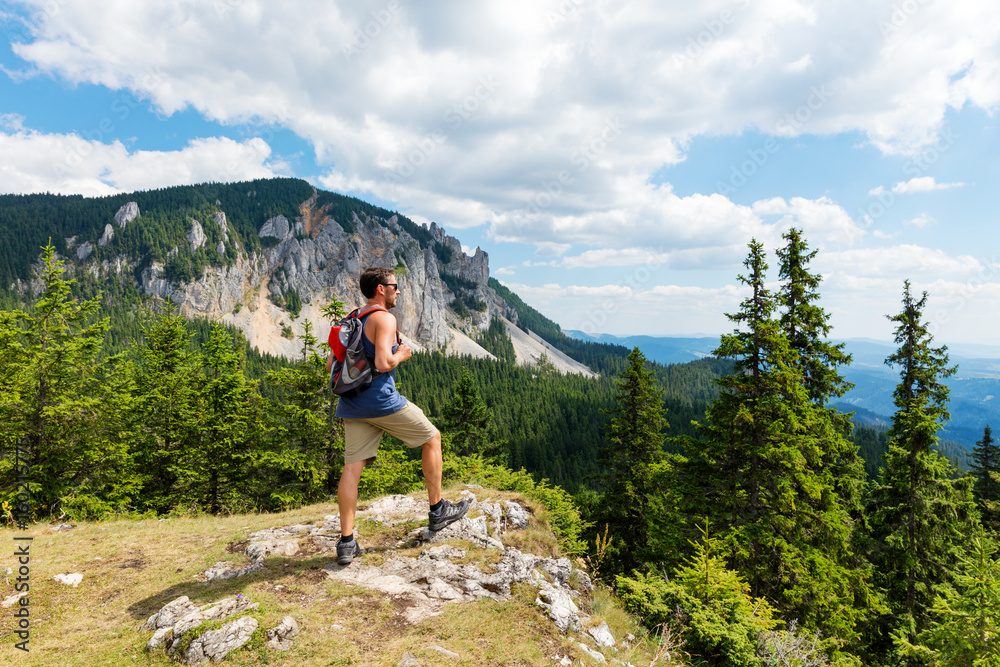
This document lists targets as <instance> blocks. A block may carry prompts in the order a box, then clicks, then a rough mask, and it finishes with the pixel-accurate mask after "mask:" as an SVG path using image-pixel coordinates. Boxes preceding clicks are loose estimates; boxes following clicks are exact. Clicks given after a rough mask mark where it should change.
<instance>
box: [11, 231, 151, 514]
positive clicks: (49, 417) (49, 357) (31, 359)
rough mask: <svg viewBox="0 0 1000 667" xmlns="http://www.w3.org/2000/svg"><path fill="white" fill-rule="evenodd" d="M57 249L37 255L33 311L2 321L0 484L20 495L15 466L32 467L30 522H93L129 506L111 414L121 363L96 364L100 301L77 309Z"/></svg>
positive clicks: (127, 477) (129, 475) (125, 461)
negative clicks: (65, 517)
mask: <svg viewBox="0 0 1000 667" xmlns="http://www.w3.org/2000/svg"><path fill="white" fill-rule="evenodd" d="M64 273H65V268H64V267H63V264H62V262H61V261H59V260H58V259H56V256H55V248H54V247H53V246H52V245H48V246H46V247H45V248H44V249H43V255H42V262H41V268H40V270H39V272H38V279H39V281H40V282H41V286H42V292H41V295H40V297H39V299H38V301H37V302H36V303H35V304H34V306H33V307H32V308H30V309H27V310H25V311H15V312H13V313H10V314H7V315H5V316H3V318H0V347H2V351H3V353H4V354H3V360H2V361H0V399H2V403H0V421H2V422H3V424H4V428H3V429H2V435H0V447H2V453H3V457H2V463H0V480H2V481H0V484H2V488H3V491H4V495H5V496H7V498H10V497H12V496H14V495H16V493H17V484H16V480H15V471H14V461H15V456H16V453H15V450H16V448H18V447H20V449H21V459H22V462H23V463H27V464H28V465H29V467H30V474H29V478H30V491H31V503H30V506H31V509H32V510H33V511H34V512H36V516H40V515H45V514H53V513H54V514H55V515H56V516H59V515H61V514H62V513H63V512H66V513H69V514H70V515H71V516H73V517H74V518H85V517H87V516H97V515H101V514H103V513H106V512H108V511H111V510H112V509H115V508H116V507H120V506H122V505H123V504H124V503H125V502H127V499H128V497H129V496H130V495H131V493H132V492H134V484H135V478H134V474H133V471H134V469H133V466H132V460H131V456H130V452H129V444H130V443H129V439H128V437H127V433H126V432H127V428H125V427H124V426H123V423H122V422H121V420H120V414H121V413H120V412H119V411H118V410H117V408H118V406H120V405H121V404H122V402H124V401H125V400H126V399H125V397H122V396H119V395H117V394H116V393H115V391H116V390H118V389H121V385H120V384H118V383H116V382H109V381H108V379H109V377H114V376H115V370H114V368H115V366H116V365H117V364H118V363H119V362H120V360H119V359H102V357H101V352H102V346H103V342H104V333H105V330H106V329H107V320H106V319H97V318H96V312H97V309H98V308H99V305H100V297H99V296H98V297H95V298H93V299H90V300H87V301H79V300H78V299H76V298H74V297H73V296H72V295H71V288H72V284H73V281H72V280H66V279H64V278H63V274H64Z"/></svg>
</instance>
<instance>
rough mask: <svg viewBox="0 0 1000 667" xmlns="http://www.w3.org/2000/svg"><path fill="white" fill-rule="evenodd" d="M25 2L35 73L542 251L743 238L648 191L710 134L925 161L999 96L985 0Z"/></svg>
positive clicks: (739, 230) (736, 228)
mask: <svg viewBox="0 0 1000 667" xmlns="http://www.w3.org/2000/svg"><path fill="white" fill-rule="evenodd" d="M24 4H25V5H26V6H27V7H29V8H32V9H33V10H34V11H35V13H36V17H35V20H34V21H33V26H32V31H31V37H30V38H29V39H26V40H25V42H24V43H20V44H17V45H15V46H14V49H15V52H16V53H17V54H18V55H19V56H21V57H22V58H24V59H25V60H26V61H27V62H28V63H29V68H28V69H29V70H31V71H38V72H40V73H42V74H45V75H54V76H57V77H59V78H60V79H62V80H64V81H66V82H67V83H69V84H76V83H90V84H97V85H103V86H107V87H109V88H111V89H115V90H119V89H123V90H129V91H132V92H134V93H135V94H136V95H138V96H140V97H141V98H143V99H145V100H148V101H149V102H150V103H151V104H152V105H153V106H154V107H155V108H156V109H158V110H159V111H160V112H161V113H163V114H165V115H169V114H172V113H175V112H177V111H181V110H184V109H189V108H191V109H194V110H196V111H198V112H199V113H200V114H202V115H203V116H204V117H206V118H208V119H211V120H216V121H219V122H222V123H243V122H248V121H262V122H269V123H277V124H279V125H281V126H282V127H287V128H290V129H291V130H293V131H294V132H295V133H297V134H298V135H299V136H301V137H304V138H305V139H307V140H308V141H310V142H311V143H312V145H313V146H314V147H315V150H316V153H317V156H318V159H319V161H320V162H321V163H322V164H324V165H325V168H326V173H325V174H324V177H323V180H322V183H323V184H324V185H326V186H327V187H334V186H351V187H349V188H348V189H350V190H351V191H354V192H369V193H371V194H373V195H375V196H377V197H379V198H381V199H382V200H386V201H393V202H397V203H399V204H400V205H401V206H403V207H405V208H407V209H408V210H418V211H421V213H422V214H423V215H425V216H427V218H429V219H434V220H437V221H439V222H442V223H443V224H445V225H448V226H452V227H461V226H473V225H482V224H488V225H491V226H492V227H493V228H494V233H495V236H496V238H498V239H525V238H526V239H528V241H527V242H540V243H555V244H560V243H562V244H565V243H568V242H569V240H568V239H570V238H572V235H574V234H577V233H580V234H581V235H582V236H584V237H589V238H591V239H598V238H599V239H601V241H603V240H605V239H606V238H607V237H609V236H611V237H617V236H619V235H621V236H624V237H625V238H628V236H629V235H630V226H632V225H634V224H635V223H634V222H633V221H636V220H638V221H639V222H643V223H646V222H648V220H649V216H650V215H652V216H654V217H655V218H656V219H657V221H658V222H663V223H665V225H664V226H665V227H667V228H669V229H672V230H676V229H677V228H678V226H677V225H675V224H672V223H673V215H674V214H677V218H678V219H681V220H685V219H689V218H690V212H691V211H690V209H695V208H703V209H705V213H706V215H707V219H708V222H707V225H706V226H707V227H710V228H713V229H714V230H715V231H716V232H719V231H722V232H724V233H726V234H744V233H745V232H746V231H747V229H745V227H746V226H747V225H748V224H750V225H751V226H752V224H753V223H752V222H751V223H748V222H747V212H745V211H740V210H739V209H738V207H733V206H732V204H731V203H727V202H716V201H713V200H712V199H711V198H710V197H706V198H703V199H697V198H693V197H692V198H683V199H681V200H680V201H675V200H672V199H671V198H670V197H669V196H668V195H667V194H666V193H664V192H659V193H657V192H653V191H643V187H644V184H645V182H646V180H647V179H648V178H649V176H650V175H651V174H653V173H655V172H656V170H658V169H660V168H661V167H663V166H664V165H670V164H676V163H678V162H680V161H682V160H683V159H684V158H685V151H684V147H685V146H686V145H688V142H689V141H690V139H691V138H692V137H695V136H698V135H704V134H725V133H730V134H735V133H739V132H742V131H744V130H747V129H757V130H759V131H762V132H764V133H771V134H780V135H786V136H795V135H799V134H803V133H813V134H830V133H838V132H860V133H862V134H864V135H866V136H867V137H868V140H869V141H870V142H871V143H873V144H874V145H876V146H878V147H879V148H880V149H881V150H882V151H884V152H886V153H905V152H913V151H915V150H919V149H920V148H921V147H923V146H926V145H927V144H928V143H930V142H933V141H934V140H935V138H936V136H937V133H938V132H939V131H940V129H941V127H942V123H943V122H944V118H945V114H946V112H947V111H948V110H949V109H952V108H961V107H963V106H964V105H971V106H977V107H980V108H983V109H986V110H993V109H994V108H995V107H996V106H997V104H998V103H1000V76H996V75H995V74H996V72H997V68H998V63H1000V49H998V48H997V45H998V40H1000V33H998V31H996V30H993V29H991V28H990V26H992V25H993V23H992V10H991V9H990V7H989V6H988V5H987V4H984V3H979V2H975V1H974V0H963V1H958V2H954V3H949V4H948V5H947V6H945V5H943V4H941V3H917V5H916V6H915V10H914V11H913V12H911V13H905V12H904V15H903V16H902V17H901V18H896V17H894V12H896V11H897V8H896V5H894V4H893V3H892V2H890V0H880V1H878V2H868V1H867V0H851V1H847V2H838V3H819V4H810V3H805V2H799V1H796V0H762V1H761V2H753V3H748V2H743V1H738V2H723V1H719V2H710V3H696V4H692V5H689V6H678V5H677V4H676V3H667V4H665V3H658V2H655V0H641V1H638V2H632V3H628V4H627V5H622V4H621V3H617V2H612V1H611V0H594V1H593V2H588V3H583V4H581V5H579V6H577V5H575V4H574V7H573V8H572V11H570V12H568V13H566V8H565V7H563V5H564V4H565V3H561V2H559V1H558V0H546V1H544V2H534V1H531V0H503V1H502V2H501V0H484V1H483V2H481V3H461V2H457V1H450V2H440V3H435V5H434V7H424V6H420V7H419V8H417V7H416V6H415V5H413V4H411V3H406V2H388V3H387V2H384V1H382V0H379V1H375V0H372V1H370V2H358V3H346V2H338V3H324V4H321V5H317V4H316V3H311V2H303V1H301V0H299V1H291V2H286V3H281V4H280V5H279V4H275V3H266V2H263V0H241V1H240V2H221V3H202V4H197V3H195V4H190V3H188V4H178V3H156V4H149V3H136V2H127V1H126V0H103V1H102V2H96V0H95V1H92V2H75V3H58V11H54V12H53V11H50V9H49V7H50V5H51V3H49V2H47V0H26V1H25V3H24ZM553 13H555V15H556V16H559V17H560V19H559V20H555V21H554V20H552V16H553ZM563 14H565V15H563ZM109 25H113V26H115V27H116V29H115V30H113V31H112V30H108V29H107V26H109ZM883 25H888V26H889V27H888V28H884V27H883ZM845 45H849V46H850V48H845ZM762 93H763V94H762ZM631 193H637V194H639V195H640V196H639V200H638V203H637V205H636V207H632V206H631V205H630V204H629V201H628V200H627V199H626V198H625V196H626V195H628V194H631ZM607 202H610V204H609V203H607ZM788 203H789V205H790V206H792V207H793V208H794V206H795V204H794V202H792V201H790V202H788ZM823 208H824V207H823V205H822V204H818V203H817V204H814V205H813V210H812V211H808V210H805V209H804V208H802V209H801V210H800V211H799V214H800V215H801V216H802V219H803V220H804V221H805V222H808V221H809V220H810V219H817V218H815V217H810V216H819V217H822V216H828V215H830V213H831V212H830V211H829V210H825V211H824V210H821V209H823ZM677 209H687V211H685V210H680V211H678V210H677ZM723 209H728V210H729V211H731V212H734V213H736V215H735V216H734V218H733V219H732V222H731V223H729V224H725V225H722V224H720V223H719V222H718V215H719V214H720V213H721V212H722V211H723ZM589 210H597V213H595V214H593V215H590V214H586V213H584V212H585V211H589ZM665 215H666V217H664V216H665ZM519 217H520V218H524V217H527V218H528V219H529V221H530V225H531V226H534V227H538V228H539V229H540V231H541V234H538V235H530V234H527V233H525V230H524V229H521V228H519V227H518V225H517V223H516V221H512V220H511V218H519ZM834 224H836V225H839V226H840V230H839V231H840V232H841V233H843V234H845V235H844V238H845V240H849V239H850V238H852V234H855V232H852V231H851V230H850V229H849V228H845V224H846V221H843V220H840V221H838V220H834ZM595 226H599V227H603V228H605V229H606V233H602V234H595ZM720 227H723V229H721V230H720ZM620 233H621V234H620ZM696 235H697V234H696V233H682V234H680V238H681V244H682V245H684V244H687V243H690V242H691V237H692V236H696Z"/></svg>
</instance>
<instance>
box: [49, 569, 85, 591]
mask: <svg viewBox="0 0 1000 667" xmlns="http://www.w3.org/2000/svg"><path fill="white" fill-rule="evenodd" d="M52 578H53V579H55V580H56V581H58V582H59V583H60V584H65V585H67V586H72V587H73V588H76V587H77V585H79V583H80V582H81V581H83V575H82V574H80V573H79V572H73V573H72V574H70V573H66V574H57V575H56V576H54V577H52Z"/></svg>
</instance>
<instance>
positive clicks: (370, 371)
mask: <svg viewBox="0 0 1000 667" xmlns="http://www.w3.org/2000/svg"><path fill="white" fill-rule="evenodd" d="M359 310H360V309H359V308H356V309H355V310H353V311H351V313H350V314H349V315H348V316H347V317H345V318H344V319H342V320H340V321H339V322H337V323H336V324H334V325H333V328H332V329H330V340H329V343H330V347H331V348H332V349H333V356H334V359H333V366H332V367H331V368H330V388H331V389H332V390H333V393H334V394H336V395H338V396H346V397H347V398H353V397H355V396H357V395H358V394H360V393H361V392H363V391H364V390H365V389H367V388H368V387H370V386H371V384H372V380H374V379H375V378H376V377H378V376H379V375H381V373H379V372H378V371H377V370H375V358H374V357H369V356H368V354H367V353H366V352H365V342H364V322H363V321H362V318H364V317H366V316H367V315H370V314H371V313H373V312H375V311H376V310H385V308H383V307H382V306H374V307H372V308H369V309H368V310H366V311H364V312H359ZM396 340H397V342H398V341H399V332H398V331H397V332H396Z"/></svg>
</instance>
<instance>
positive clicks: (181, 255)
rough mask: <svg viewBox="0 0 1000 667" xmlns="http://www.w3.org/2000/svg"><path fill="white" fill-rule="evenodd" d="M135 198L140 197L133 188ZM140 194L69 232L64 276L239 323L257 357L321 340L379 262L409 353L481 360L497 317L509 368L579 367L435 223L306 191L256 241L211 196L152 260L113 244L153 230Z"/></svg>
mask: <svg viewBox="0 0 1000 667" xmlns="http://www.w3.org/2000/svg"><path fill="white" fill-rule="evenodd" d="M299 185H301V186H304V187H305V188H306V189H307V190H308V186H305V184H304V183H300V184H299ZM237 186H238V184H237ZM246 187H247V190H246V192H245V193H243V194H245V196H246V197H247V198H249V200H251V201H252V200H253V198H254V197H256V196H257V192H256V191H255V190H254V189H253V185H252V184H247V186H246ZM258 187H259V184H258ZM296 191H297V192H301V190H296ZM135 194H136V195H140V196H137V197H136V199H138V200H139V201H144V200H143V198H142V196H141V195H142V193H135ZM303 194H304V193H303ZM241 196H242V194H241ZM300 196H301V195H300ZM129 199H131V198H129ZM118 201H122V199H119V200H118ZM139 201H132V200H128V201H125V203H124V204H122V205H121V206H120V208H118V210H117V212H115V213H114V215H113V216H112V215H111V212H112V211H114V209H110V210H107V213H105V214H104V216H107V217H106V219H103V216H101V217H102V219H100V220H95V221H93V223H92V224H91V225H90V227H91V228H92V231H91V232H83V233H80V232H79V231H70V233H72V234H74V235H73V236H66V237H65V238H64V240H65V252H64V253H63V254H61V255H60V259H62V260H63V261H65V262H66V264H67V266H68V268H69V269H70V271H71V273H75V272H78V271H79V272H84V273H86V274H89V276H91V277H93V278H94V279H95V280H97V281H98V282H99V283H100V282H103V281H109V280H114V281H120V282H127V283H131V284H132V285H134V287H135V288H136V289H137V290H138V291H139V292H140V293H141V294H143V295H146V296H152V297H158V298H160V299H164V300H170V301H172V302H174V303H175V304H177V305H178V307H179V310H180V312H181V313H182V314H183V315H185V316H187V317H189V318H195V317H201V318H206V319H209V320H213V321H220V322H224V323H226V324H230V325H233V326H236V327H238V328H239V329H241V330H242V331H243V333H244V335H245V337H246V338H247V340H249V341H250V344H251V345H253V346H254V347H256V348H257V349H258V350H260V351H261V352H265V353H269V354H273V355H277V356H284V357H286V358H295V357H297V356H298V355H300V354H301V336H302V334H303V333H304V332H305V329H306V323H307V322H308V323H310V324H311V329H312V332H313V334H314V335H316V336H317V337H318V338H319V339H320V340H321V341H322V340H324V339H325V337H326V334H327V332H328V331H329V327H330V325H331V322H330V321H329V319H328V318H327V317H325V316H324V315H323V314H322V312H321V309H322V308H323V306H325V305H327V304H329V303H330V302H331V301H332V300H334V299H338V300H340V301H341V302H343V303H344V304H345V307H346V308H347V310H350V309H352V308H354V307H357V306H360V305H362V304H363V303H364V301H365V299H364V298H363V297H362V295H361V293H360V290H359V289H358V287H357V281H358V277H359V275H360V273H361V271H362V269H363V268H364V267H366V266H372V265H378V266H387V267H390V268H393V269H394V270H395V271H396V276H397V278H398V281H397V282H398V283H399V287H400V290H401V294H400V298H399V301H398V305H397V306H396V308H395V310H394V313H395V315H396V318H397V323H398V326H399V329H400V332H401V334H402V335H403V337H404V340H406V342H407V343H409V344H410V345H411V346H412V347H413V348H414V349H415V350H424V351H429V350H443V351H445V352H446V353H449V354H456V355H471V356H474V357H490V356H492V355H490V353H489V352H488V351H486V350H485V349H483V348H482V347H481V346H480V345H479V344H478V343H477V342H476V340H477V339H478V338H479V335H480V333H481V332H482V331H483V330H485V329H487V328H488V327H489V326H490V323H491V322H492V321H493V320H494V318H497V317H499V318H501V321H502V322H503V323H504V325H505V326H506V327H507V329H508V331H509V332H510V333H511V335H512V338H514V339H515V340H516V345H515V348H516V352H517V361H518V363H521V364H524V365H532V364H534V363H537V361H538V360H539V359H540V358H541V357H542V355H543V354H544V355H545V356H546V357H547V358H548V359H549V360H550V361H551V362H552V363H553V364H554V365H555V366H556V367H557V368H559V370H561V371H563V372H575V373H589V372H590V371H589V369H587V368H586V367H585V366H582V365H581V364H578V363H576V362H575V361H573V360H572V359H570V358H568V357H565V355H562V354H561V353H559V352H558V351H556V350H555V349H554V348H552V346H551V345H548V344H547V343H545V342H544V341H542V340H541V339H540V338H538V337H537V336H534V337H532V336H528V335H527V334H525V333H524V332H522V331H520V330H519V329H517V327H516V324H517V320H518V314H517V311H516V310H515V309H514V308H513V307H512V306H511V305H510V304H508V303H507V302H506V301H505V300H504V298H503V297H502V296H500V295H498V294H497V293H496V292H495V291H494V290H493V289H492V288H491V287H490V285H489V277H490V274H489V258H488V256H487V254H486V253H485V252H484V251H483V250H482V249H480V248H476V250H475V252H474V253H472V254H471V255H469V254H466V253H465V252H464V251H463V249H462V245H461V243H460V242H459V240H458V239H457V238H455V237H453V236H449V235H448V234H447V233H446V232H445V230H444V229H443V228H441V227H440V226H438V225H437V224H435V223H431V224H430V226H419V225H416V224H415V223H413V222H412V221H410V220H409V219H407V218H405V217H403V216H400V215H398V214H391V213H390V212H388V211H384V210H382V209H377V208H375V207H372V206H370V205H366V204H364V202H360V201H358V200H353V201H354V203H355V204H357V205H355V206H352V205H350V204H348V205H347V206H345V205H344V203H343V202H344V201H352V200H349V199H348V198H345V197H340V196H339V195H334V194H332V193H326V192H322V191H317V190H315V189H312V196H310V197H309V198H308V199H306V200H305V201H302V202H301V203H300V204H299V205H298V215H295V216H292V215H291V213H290V211H291V210H292V209H293V208H294V205H292V206H286V207H285V210H286V211H287V212H288V213H289V214H288V215H283V214H276V215H272V216H271V217H268V218H267V219H266V220H263V218H264V215H260V217H259V218H258V220H261V221H260V222H256V223H253V222H252V219H251V224H250V225H249V228H250V229H253V230H254V231H253V233H254V234H255V235H256V238H248V225H247V224H246V220H245V210H244V211H243V214H244V221H243V225H242V226H241V225H240V224H236V225H234V224H233V222H232V220H230V219H229V217H228V216H227V211H226V210H225V209H226V206H224V205H223V204H222V202H221V201H220V200H218V199H216V200H215V201H214V205H213V204H211V203H210V202H208V201H203V202H202V204H203V205H202V206H200V207H192V208H190V209H188V208H181V209H174V210H173V211H172V212H171V213H170V214H172V215H174V216H175V219H177V218H176V216H177V215H183V216H184V223H183V227H184V231H183V234H179V233H177V232H176V231H175V232H174V233H173V236H172V237H171V238H172V240H171V241H169V242H168V243H167V245H166V247H164V246H163V245H162V242H161V245H160V247H163V248H164V250H166V248H170V250H169V252H164V251H159V253H158V255H159V257H156V258H154V257H152V256H141V255H143V254H144V253H142V252H138V253H137V252H136V251H134V250H129V249H128V248H129V246H128V245H127V244H126V243H125V242H124V241H123V240H122V239H124V238H125V237H127V236H129V235H131V236H132V237H133V238H134V237H135V236H136V235H137V234H139V233H142V234H147V233H148V234H150V235H153V234H156V233H159V232H161V230H160V229H157V225H160V226H161V227H162V222H161V221H160V220H158V216H161V217H162V215H163V211H164V209H163V208H159V209H158V208H156V207H155V206H154V207H153V209H152V210H148V211H147V210H141V207H140V204H139ZM228 201H229V206H233V205H234V204H233V202H232V199H229V200H228ZM293 201H295V200H293ZM236 205H237V207H239V206H241V205H239V204H236ZM230 210H232V209H230ZM373 211H378V212H381V213H383V214H384V215H379V214H373ZM144 226H145V228H144ZM175 229H176V228H175ZM241 230H242V233H241ZM91 236H92V238H89V237H91ZM171 245H172V246H173V247H171ZM132 247H134V244H133V246H132ZM95 251H97V252H95ZM137 254H138V255H140V256H137ZM195 255H197V256H199V257H200V258H201V260H200V262H197V263H196V266H195V269H194V270H193V271H190V272H178V271H176V270H173V268H174V267H172V264H185V263H187V262H188V261H189V260H193V259H194V257H195ZM178 260H183V261H180V262H178ZM36 268H37V264H36ZM11 288H12V289H15V290H17V291H20V292H21V293H22V294H23V293H25V292H26V291H27V290H29V289H30V290H32V291H33V292H35V293H36V294H37V293H38V291H39V290H40V288H41V285H40V282H39V281H38V280H37V279H35V280H34V281H31V282H30V283H29V282H24V281H22V280H21V279H17V280H15V281H14V283H13V284H12V285H11Z"/></svg>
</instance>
